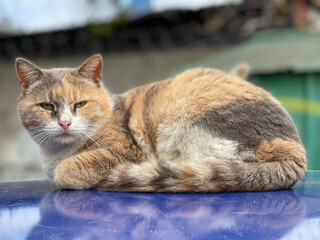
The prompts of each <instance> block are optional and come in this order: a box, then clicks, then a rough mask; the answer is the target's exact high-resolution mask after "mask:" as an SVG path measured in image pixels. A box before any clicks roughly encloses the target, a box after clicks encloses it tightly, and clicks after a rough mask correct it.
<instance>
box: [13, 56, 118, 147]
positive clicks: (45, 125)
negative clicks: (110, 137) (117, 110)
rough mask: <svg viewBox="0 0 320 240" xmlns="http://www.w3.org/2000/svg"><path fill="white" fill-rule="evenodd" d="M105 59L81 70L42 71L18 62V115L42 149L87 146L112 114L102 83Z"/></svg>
mask: <svg viewBox="0 0 320 240" xmlns="http://www.w3.org/2000/svg"><path fill="white" fill-rule="evenodd" d="M101 68H102V59H101V56H100V55H95V56H93V57H91V58H90V59H88V60H87V61H86V62H85V63H84V64H83V65H81V66H80V67H79V68H75V69H69V68H60V69H49V70H45V69H40V68H38V67H36V66H35V65H34V64H32V63H30V62H28V61H27V60H24V59H21V58H19V59H17V72H18V76H19V78H20V84H21V86H22V87H23V92H22V94H21V97H20V101H19V106H18V112H19V116H20V119H21V122H22V124H23V126H24V127H25V128H26V129H27V131H28V132H29V134H30V135H31V137H32V138H33V139H34V140H35V141H36V142H37V143H38V144H39V145H41V146H42V147H46V148H55V147H57V146H60V145H69V144H74V143H79V142H80V143H81V142H84V139H86V138H88V137H91V136H92V134H93V133H94V132H95V131H97V129H98V128H99V127H101V125H102V124H104V123H105V122H106V120H107V119H108V117H109V115H110V114H111V111H112V106H111V103H110V99H109V97H108V95H107V92H106V90H105V89H104V88H103V86H102V82H101Z"/></svg>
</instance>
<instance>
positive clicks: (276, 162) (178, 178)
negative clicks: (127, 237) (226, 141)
mask: <svg viewBox="0 0 320 240" xmlns="http://www.w3.org/2000/svg"><path fill="white" fill-rule="evenodd" d="M306 167H307V161H306V153H305V150H304V148H303V146H302V145H301V144H300V143H297V142H295V141H285V140H281V139H275V140H273V141H270V142H267V141H264V142H262V143H261V144H260V146H259V147H258V149H257V151H256V159H255V160H254V161H248V162H244V161H231V160H225V161H222V160H220V161H212V160H211V161H209V160H208V161H207V160H205V161H192V160H190V161H171V162H143V163H140V164H133V163H128V164H123V165H120V166H118V167H117V168H115V169H113V170H112V171H111V172H110V174H109V176H108V177H107V178H106V179H105V180H103V181H102V182H100V183H99V184H98V185H97V186H96V187H95V188H96V189H98V190H105V191H128V192H234V191H268V190H280V189H288V188H290V187H292V186H293V185H294V184H295V183H296V181H297V180H299V179H300V178H301V177H303V175H304V173H305V171H306Z"/></svg>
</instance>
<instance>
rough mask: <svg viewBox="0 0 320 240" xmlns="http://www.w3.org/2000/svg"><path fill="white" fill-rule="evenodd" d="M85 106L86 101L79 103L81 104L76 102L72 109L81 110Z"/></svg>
mask: <svg viewBox="0 0 320 240" xmlns="http://www.w3.org/2000/svg"><path fill="white" fill-rule="evenodd" d="M86 104H87V101H81V102H77V103H76V104H74V108H75V109H76V108H82V107H83V106H84V105H86Z"/></svg>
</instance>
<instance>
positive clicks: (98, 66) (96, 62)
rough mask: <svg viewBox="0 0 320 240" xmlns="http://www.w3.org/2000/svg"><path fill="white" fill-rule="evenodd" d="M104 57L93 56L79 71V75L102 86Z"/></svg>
mask: <svg viewBox="0 0 320 240" xmlns="http://www.w3.org/2000/svg"><path fill="white" fill-rule="evenodd" d="M101 72H102V57H101V55H100V54H96V55H93V56H92V57H90V58H89V59H88V60H87V61H85V62H84V63H83V64H82V65H81V66H80V67H79V68H78V69H77V74H79V75H81V76H84V77H87V78H89V79H92V80H93V81H94V82H95V83H96V84H98V85H100V84H101Z"/></svg>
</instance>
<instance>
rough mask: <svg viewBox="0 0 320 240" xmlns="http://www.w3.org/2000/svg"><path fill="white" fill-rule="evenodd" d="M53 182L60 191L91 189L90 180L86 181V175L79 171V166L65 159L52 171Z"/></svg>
mask: <svg viewBox="0 0 320 240" xmlns="http://www.w3.org/2000/svg"><path fill="white" fill-rule="evenodd" d="M53 179H54V182H55V183H56V184H57V186H58V188H60V189H75V190H82V189H89V188H91V187H92V183H91V182H90V179H87V177H86V174H85V173H84V172H83V171H82V170H81V169H79V165H78V164H76V163H75V161H72V160H71V159H70V160H69V159H67V160H65V161H63V162H61V163H60V164H59V165H58V166H57V167H56V169H55V170H54V175H53Z"/></svg>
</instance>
